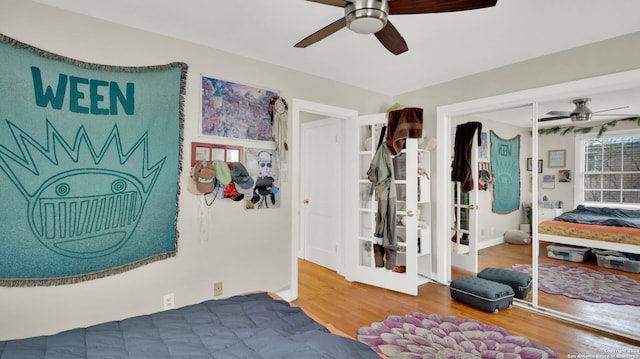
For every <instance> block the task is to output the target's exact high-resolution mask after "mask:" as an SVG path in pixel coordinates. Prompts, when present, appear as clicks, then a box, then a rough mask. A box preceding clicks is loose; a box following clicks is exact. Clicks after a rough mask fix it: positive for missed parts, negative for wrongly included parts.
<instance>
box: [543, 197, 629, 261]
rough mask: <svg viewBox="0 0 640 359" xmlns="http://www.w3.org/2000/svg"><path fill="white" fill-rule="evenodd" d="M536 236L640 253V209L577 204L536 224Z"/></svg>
mask: <svg viewBox="0 0 640 359" xmlns="http://www.w3.org/2000/svg"><path fill="white" fill-rule="evenodd" d="M538 239H539V240H540V241H545V242H554V243H561V244H568V245H574V246H581V247H586V248H595V249H600V250H609V251H617V252H622V253H633V254H640V210H632V209H622V208H608V207H587V206H584V205H578V206H577V207H576V209H574V210H572V211H569V212H565V213H563V214H562V215H560V216H558V217H556V218H554V219H553V220H547V221H543V222H541V223H540V224H539V225H538Z"/></svg>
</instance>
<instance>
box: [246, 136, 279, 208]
mask: <svg viewBox="0 0 640 359" xmlns="http://www.w3.org/2000/svg"><path fill="white" fill-rule="evenodd" d="M244 153H245V158H246V161H245V166H246V168H247V171H248V172H249V175H250V176H251V178H253V180H254V185H255V186H254V187H253V188H251V189H249V193H246V194H245V197H244V198H245V208H246V209H270V208H280V164H279V161H278V156H277V154H276V152H275V150H267V149H262V148H245V151H244Z"/></svg>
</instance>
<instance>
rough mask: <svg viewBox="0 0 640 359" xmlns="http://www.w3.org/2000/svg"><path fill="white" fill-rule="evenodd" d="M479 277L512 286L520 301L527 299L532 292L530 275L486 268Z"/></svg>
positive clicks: (509, 270)
mask: <svg viewBox="0 0 640 359" xmlns="http://www.w3.org/2000/svg"><path fill="white" fill-rule="evenodd" d="M478 277H480V278H482V279H488V280H491V281H494V282H498V283H502V284H506V285H508V286H510V287H511V288H512V289H513V292H514V293H515V297H516V298H518V299H524V298H526V297H527V296H528V295H529V291H530V290H531V275H529V274H528V273H523V272H517V271H514V270H511V269H502V268H485V269H483V270H481V271H480V273H478Z"/></svg>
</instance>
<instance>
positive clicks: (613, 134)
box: [573, 129, 640, 209]
mask: <svg viewBox="0 0 640 359" xmlns="http://www.w3.org/2000/svg"><path fill="white" fill-rule="evenodd" d="M619 137H640V129H628V130H619V131H607V132H605V133H603V134H602V135H601V136H600V138H619ZM597 138H598V133H597V132H595V133H586V134H576V137H575V156H574V158H575V160H574V162H575V170H574V172H575V174H574V176H573V177H574V181H575V186H574V201H575V202H576V204H585V205H589V206H593V207H598V206H600V207H605V206H606V207H617V208H631V209H640V203H623V202H591V201H585V198H584V191H585V186H584V176H585V165H586V163H585V143H586V141H589V140H594V139H597ZM623 173H624V172H623Z"/></svg>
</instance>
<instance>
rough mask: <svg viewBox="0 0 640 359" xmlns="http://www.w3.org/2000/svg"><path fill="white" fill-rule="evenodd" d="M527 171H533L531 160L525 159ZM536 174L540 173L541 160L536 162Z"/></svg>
mask: <svg viewBox="0 0 640 359" xmlns="http://www.w3.org/2000/svg"><path fill="white" fill-rule="evenodd" d="M527 171H529V172H531V171H533V158H531V157H529V158H527ZM538 173H542V160H538Z"/></svg>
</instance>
